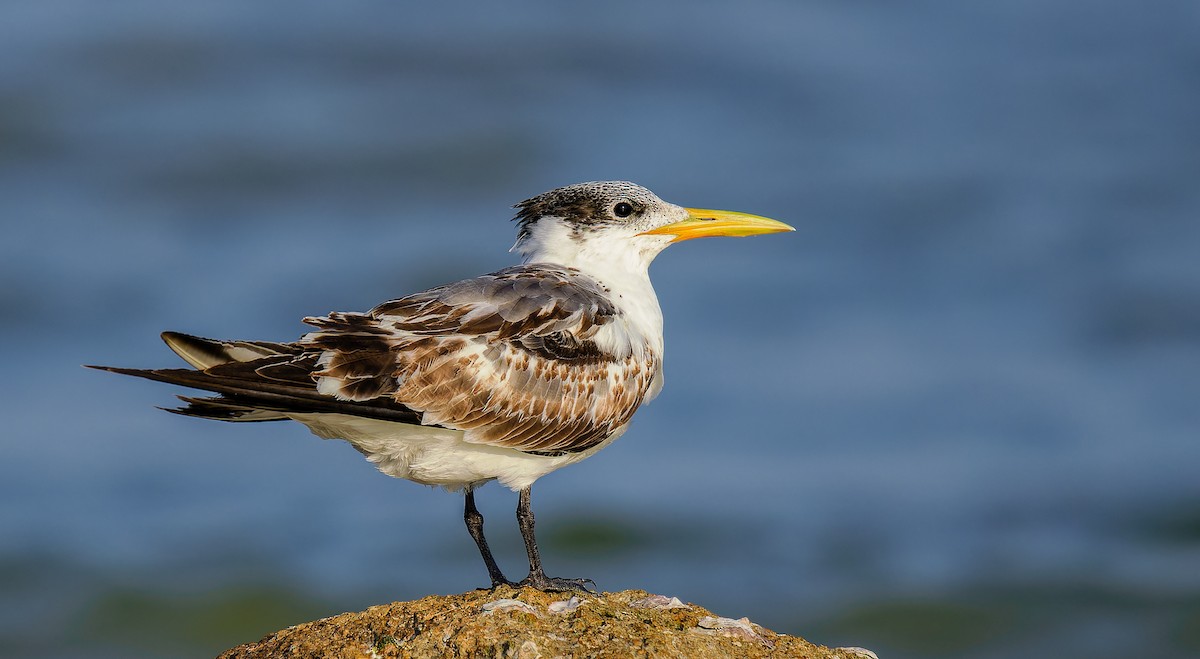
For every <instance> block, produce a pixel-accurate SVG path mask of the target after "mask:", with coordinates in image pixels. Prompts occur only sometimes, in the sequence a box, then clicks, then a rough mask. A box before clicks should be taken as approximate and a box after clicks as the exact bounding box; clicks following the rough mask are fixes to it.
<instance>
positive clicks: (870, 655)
mask: <svg viewBox="0 0 1200 659" xmlns="http://www.w3.org/2000/svg"><path fill="white" fill-rule="evenodd" d="M835 649H837V650H840V651H842V652H848V653H850V654H857V655H858V656H860V657H867V659H879V655H877V654H875V653H874V652H871V651H870V650H868V649H866V648H858V647H854V648H835Z"/></svg>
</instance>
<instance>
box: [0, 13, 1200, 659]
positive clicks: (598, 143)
mask: <svg viewBox="0 0 1200 659" xmlns="http://www.w3.org/2000/svg"><path fill="white" fill-rule="evenodd" d="M611 178H621V179H629V180H634V181H637V182H639V183H642V184H644V185H647V186H648V187H650V188H651V189H653V190H655V191H656V192H658V193H659V194H660V195H661V196H662V197H664V198H665V199H668V200H670V201H674V202H677V203H681V204H685V205H691V206H702V207H716V208H730V209H737V210H743V211H748V212H753V213H758V214H762V215H767V216H770V217H775V218H779V219H781V220H784V221H786V222H789V223H792V224H794V225H795V226H796V227H797V228H798V231H797V232H796V233H795V234H789V235H787V236H782V235H780V236H769V237H765V238H754V239H747V240H727V239H726V240H710V241H696V242H691V243H687V244H684V245H681V246H678V247H673V248H672V249H670V250H668V251H667V252H666V253H665V254H664V255H663V256H662V257H661V258H660V259H659V260H658V261H657V262H656V264H655V266H654V267H653V269H652V274H653V275H654V278H655V282H656V287H657V289H658V292H659V297H660V299H661V300H662V305H663V309H664V313H665V316H666V325H667V362H666V373H667V386H666V389H665V391H664V393H663V395H662V396H661V397H660V398H659V399H658V400H657V401H655V402H654V403H653V404H651V405H650V406H648V407H646V408H644V409H643V410H642V411H641V412H640V413H639V415H638V417H637V419H636V421H635V423H634V425H633V428H632V430H631V431H630V432H629V433H628V434H627V435H626V436H625V437H624V438H623V439H622V440H621V441H619V442H617V443H616V444H615V445H613V446H612V447H610V448H609V449H607V450H606V451H604V452H602V453H601V454H600V455H598V456H596V457H595V458H593V459H591V460H589V461H587V462H585V463H583V464H581V465H578V466H575V467H572V468H570V469H567V470H563V471H560V472H557V473H555V474H553V475H551V476H549V477H547V478H545V479H543V480H542V481H540V482H539V484H538V486H537V487H536V488H534V506H535V510H536V511H537V513H538V521H539V530H540V535H541V538H542V540H543V543H544V544H543V549H544V555H545V556H546V561H547V565H548V570H549V571H550V573H552V574H561V575H567V576H579V575H584V576H590V577H593V578H594V579H595V580H596V581H597V583H599V584H600V585H601V587H602V588H604V589H607V590H618V589H625V588H643V589H647V590H650V591H652V592H657V593H663V594H667V595H675V596H679V597H680V598H682V599H684V600H692V601H696V602H699V603H701V604H703V605H705V606H707V607H709V608H711V609H713V610H715V611H717V612H718V613H720V614H721V615H727V616H733V617H740V616H750V617H751V619H753V620H755V621H756V622H759V623H762V624H764V625H766V626H769V627H771V628H773V629H776V630H778V631H781V632H788V633H794V634H800V635H803V636H805V637H807V638H809V639H811V640H813V641H815V642H818V643H824V644H830V645H861V646H865V647H869V648H872V649H874V650H876V651H877V652H878V653H879V654H880V656H882V657H887V658H889V659H899V658H907V657H912V658H916V657H964V658H972V659H983V658H1000V657H1014V656H1026V657H1033V656H1072V657H1083V656H1087V657H1097V658H1100V657H1124V656H1138V657H1180V656H1198V655H1200V477H1198V476H1197V471H1198V465H1200V441H1198V440H1200V432H1198V430H1200V401H1198V394H1200V11H1198V10H1197V5H1196V4H1195V3H1190V2H1158V3H1120V2H1103V1H1102V2H1092V3H1084V4H1081V3H1075V2H1067V1H1066V0H1041V1H1039V2H996V1H984V2H974V3H958V2H907V3H890V2H841V1H837V2H835V1H830V0H826V1H820V2H804V3H788V2H770V1H755V2H745V3H737V4H734V3H712V2H701V3H682V2H676V3H657V4H642V3H634V2H611V3H590V4H564V3H550V2H542V3H528V2H519V3H518V2H514V3H497V4H479V5H475V6H469V7H468V6H463V5H460V4H454V3H441V4H437V3H425V4H421V5H407V4H405V5H402V4H399V3H395V4H393V3H369V2H351V3H341V4H339V5H338V6H337V7H336V9H335V8H333V7H332V6H319V5H317V4H315V3H245V2H233V1H212V2H198V3H160V2H148V1H146V2H135V1H131V0H121V1H118V2H108V3H94V2H86V1H83V0H62V1H57V0H52V1H46V2H9V3H4V4H2V5H0V221H2V222H3V240H2V242H0V256H2V258H0V283H2V286H0V309H2V310H3V311H2V313H3V323H2V324H0V350H2V351H3V364H4V380H5V386H4V395H3V397H2V398H0V406H2V407H0V414H2V416H3V419H4V430H3V435H2V437H0V442H2V445H0V446H2V449H0V450H2V459H0V529H3V531H2V532H0V655H3V656H13V657H16V656H41V657H74V656H94V657H131V656H146V657H151V656H204V655H211V654H214V653H216V652H217V651H219V650H221V649H224V648H226V647H230V646H232V645H235V644H238V643H242V642H246V641H251V640H254V639H256V638H258V637H259V636H261V635H262V634H265V633H267V632H270V631H273V630H274V629H276V628H278V627H281V626H284V625H288V624H294V623H298V622H301V621H304V620H308V619H312V618H315V617H319V616H324V615H332V614H335V613H339V612H341V611H345V610H358V609H362V608H365V607H366V606H368V605H372V604H377V603H383V602H389V601H393V600H397V599H410V598H416V597H419V596H422V595H425V594H429V593H454V592H460V591H463V590H466V589H470V588H474V587H477V586H480V585H482V584H484V583H485V581H486V574H485V573H484V570H483V568H482V566H481V564H480V561H479V558H478V555H477V554H476V552H475V548H474V546H473V545H472V543H471V541H470V538H469V537H468V536H467V534H466V532H465V530H464V528H463V525H462V521H461V505H462V501H461V498H460V497H458V496H451V495H447V494H445V493H442V492H440V491H436V490H431V489H427V488H422V487H420V486H416V485H413V484H410V483H406V482H402V481H397V480H393V479H389V478H386V477H384V476H382V475H379V474H378V473H376V472H375V471H374V469H373V468H372V467H371V466H370V465H369V464H367V463H366V462H365V461H363V460H362V459H361V458H360V456H359V455H358V454H357V453H356V452H355V451H353V450H352V449H351V448H350V447H348V446H346V445H345V444H342V443H336V442H322V441H320V440H318V439H316V438H315V437H312V436H311V435H309V434H308V433H307V432H306V431H305V430H304V429H303V428H301V427H299V426H294V425H283V424H251V425H232V424H217V423H212V422H203V421H197V420H192V419H183V418H180V417H176V416H172V415H169V414H165V413H162V412H159V411H158V410H155V409H154V406H155V405H170V404H171V402H172V401H173V399H172V397H171V394H172V393H182V392H181V391H177V392H172V391H171V390H170V389H169V388H167V387H163V386H159V385H155V384H153V383H147V382H141V381H135V380H132V379H122V378H118V377H115V376H112V375H108V374H103V373H97V372H90V371H85V370H83V369H81V368H80V367H79V365H80V364H83V363H107V364H118V365H129V366H142V367H152V366H168V365H174V364H177V363H178V362H177V361H176V360H175V359H174V357H173V355H171V354H170V353H169V352H168V351H167V349H166V348H165V347H164V346H162V345H161V344H160V343H159V341H158V339H157V333H158V332H159V331H160V330H162V329H168V328H169V329H175V330H181V331H186V332H191V333H196V334H201V335H207V336H216V337H223V338H260V339H271V340H283V339H290V338H294V337H296V336H298V335H299V334H300V333H302V332H303V331H304V327H303V326H302V325H301V324H300V323H299V320H298V319H299V318H301V317H302V316H305V315H310V314H322V313H325V312H328V311H331V310H363V309H366V308H369V307H370V306H372V305H374V304H375V303H377V302H379V301H382V300H384V299H388V298H391V297H397V296H399V295H402V294H405V293H409V292H413V291H416V290H419V289H421V288H423V287H427V286H431V285H435V284H438V283H443V282H446V281H450V280H454V279H458V278H461V277H467V276H472V275H475V274H478V273H481V272H485V271H489V270H492V269H495V268H499V267H502V266H504V265H507V264H509V263H511V262H512V256H511V255H510V254H508V253H506V250H507V248H508V247H509V246H510V245H511V244H512V240H513V236H514V231H513V226H512V224H511V223H510V222H508V219H509V218H510V217H511V210H510V209H509V207H508V206H509V205H510V204H512V203H514V202H516V201H519V200H520V199H523V198H525V197H527V196H531V195H533V194H536V193H539V192H542V191H544V190H547V189H550V188H553V187H557V186H559V185H563V184H567V183H572V182H577V181H583V180H594V179H611ZM480 499H481V501H480V504H481V507H482V509H483V512H484V514H485V515H486V516H487V518H488V530H489V534H490V535H492V536H493V546H495V547H496V549H497V552H498V555H499V558H500V561H501V563H502V565H503V566H504V567H505V568H506V569H507V570H508V571H509V573H510V574H512V575H519V574H521V573H522V565H523V552H522V550H521V545H520V539H519V536H518V534H517V531H516V524H515V521H514V519H513V517H512V510H513V507H514V506H515V496H514V495H512V494H511V493H509V492H507V491H506V490H503V489H501V488H498V487H496V486H494V485H493V486H489V487H488V488H486V489H484V490H482V491H481V497H480Z"/></svg>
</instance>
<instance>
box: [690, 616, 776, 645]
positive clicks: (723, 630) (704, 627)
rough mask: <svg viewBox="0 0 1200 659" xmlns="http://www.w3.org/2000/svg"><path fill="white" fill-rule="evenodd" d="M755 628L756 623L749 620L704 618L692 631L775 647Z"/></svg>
mask: <svg viewBox="0 0 1200 659" xmlns="http://www.w3.org/2000/svg"><path fill="white" fill-rule="evenodd" d="M754 627H755V625H754V623H752V622H750V619H749V618H740V619H738V620H734V619H733V618H721V617H717V616H704V617H703V618H701V619H700V622H699V623H697V625H696V627H695V628H693V630H692V631H697V632H700V633H703V634H719V635H721V636H729V637H733V638H744V639H746V640H748V641H758V642H759V643H762V644H763V645H765V646H767V647H774V646H775V643H774V642H772V641H771V640H769V639H766V638H763V637H762V636H761V635H760V634H759V633H758V632H757V631H756V630H755V629H754Z"/></svg>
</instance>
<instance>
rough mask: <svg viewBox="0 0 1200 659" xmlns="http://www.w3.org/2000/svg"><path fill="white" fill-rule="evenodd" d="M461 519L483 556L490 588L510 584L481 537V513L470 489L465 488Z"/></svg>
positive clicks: (485, 540) (484, 539)
mask: <svg viewBox="0 0 1200 659" xmlns="http://www.w3.org/2000/svg"><path fill="white" fill-rule="evenodd" d="M463 519H464V520H466V522H467V531H468V532H469V533H470V534H471V537H472V538H474V539H475V544H476V546H478V547H479V553H480V555H481V556H483V563H484V565H486V566H487V571H488V576H489V577H491V579H492V588H495V587H496V586H503V585H509V586H511V585H512V582H511V581H509V580H508V579H505V578H504V573H503V572H501V571H500V566H499V565H496V559H495V558H492V550H491V549H489V548H488V543H487V538H485V537H483V515H481V514H479V509H478V508H476V507H475V493H474V492H473V491H471V490H467V505H466V508H465V509H464V510H463Z"/></svg>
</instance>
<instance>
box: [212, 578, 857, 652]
mask: <svg viewBox="0 0 1200 659" xmlns="http://www.w3.org/2000/svg"><path fill="white" fill-rule="evenodd" d="M863 656H864V655H863V654H859V653H856V652H854V651H851V650H836V649H830V648H826V647H822V646H818V645H813V644H811V643H809V642H808V641H805V640H804V639H802V638H799V637H796V636H787V635H784V634H776V633H775V632H772V631H770V630H768V629H764V628H763V627H760V626H758V625H756V624H754V623H752V622H750V621H749V620H746V619H745V618H742V619H740V620H734V619H730V618H723V617H720V616H717V615H715V614H713V613H712V612H710V611H707V610H705V609H703V608H701V607H699V606H696V605H694V604H684V603H682V602H680V601H679V600H677V599H674V598H667V597H662V596H656V595H651V594H649V593H646V592H643V591H637V590H627V591H624V592H619V593H601V594H597V595H576V596H574V598H572V596H571V595H568V594H564V593H543V592H540V591H537V590H533V589H528V588H526V589H514V588H498V589H496V590H478V591H473V592H468V593H463V594H461V595H448V596H430V597H425V598H423V599H419V600H416V601H413V602H396V603H394V604H384V605H380V606H373V607H371V608H369V609H367V610H366V611H362V612H359V613H343V614H342V615H338V616H333V617H331V618H325V619H322V620H316V621H313V622H308V623H304V624H301V625H296V626H295V627H288V628H287V629H283V630H280V631H278V632H275V633H273V634H270V635H268V636H266V637H265V638H263V639H262V640H260V641H257V642H255V643H247V644H245V645H241V646H238V647H236V648H233V649H231V650H228V651H227V652H225V653H223V654H221V659H268V658H277V657H338V658H345V659H352V658H353V659H358V658H375V657H514V658H521V659H525V658H529V659H534V658H537V657H541V658H543V659H550V658H551V657H622V658H625V657H688V658H696V659H704V658H707V657H739V658H740V657H745V658H750V659H752V658H754V657H805V658H808V659H827V658H833V657H837V658H839V659H862V657H863Z"/></svg>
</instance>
